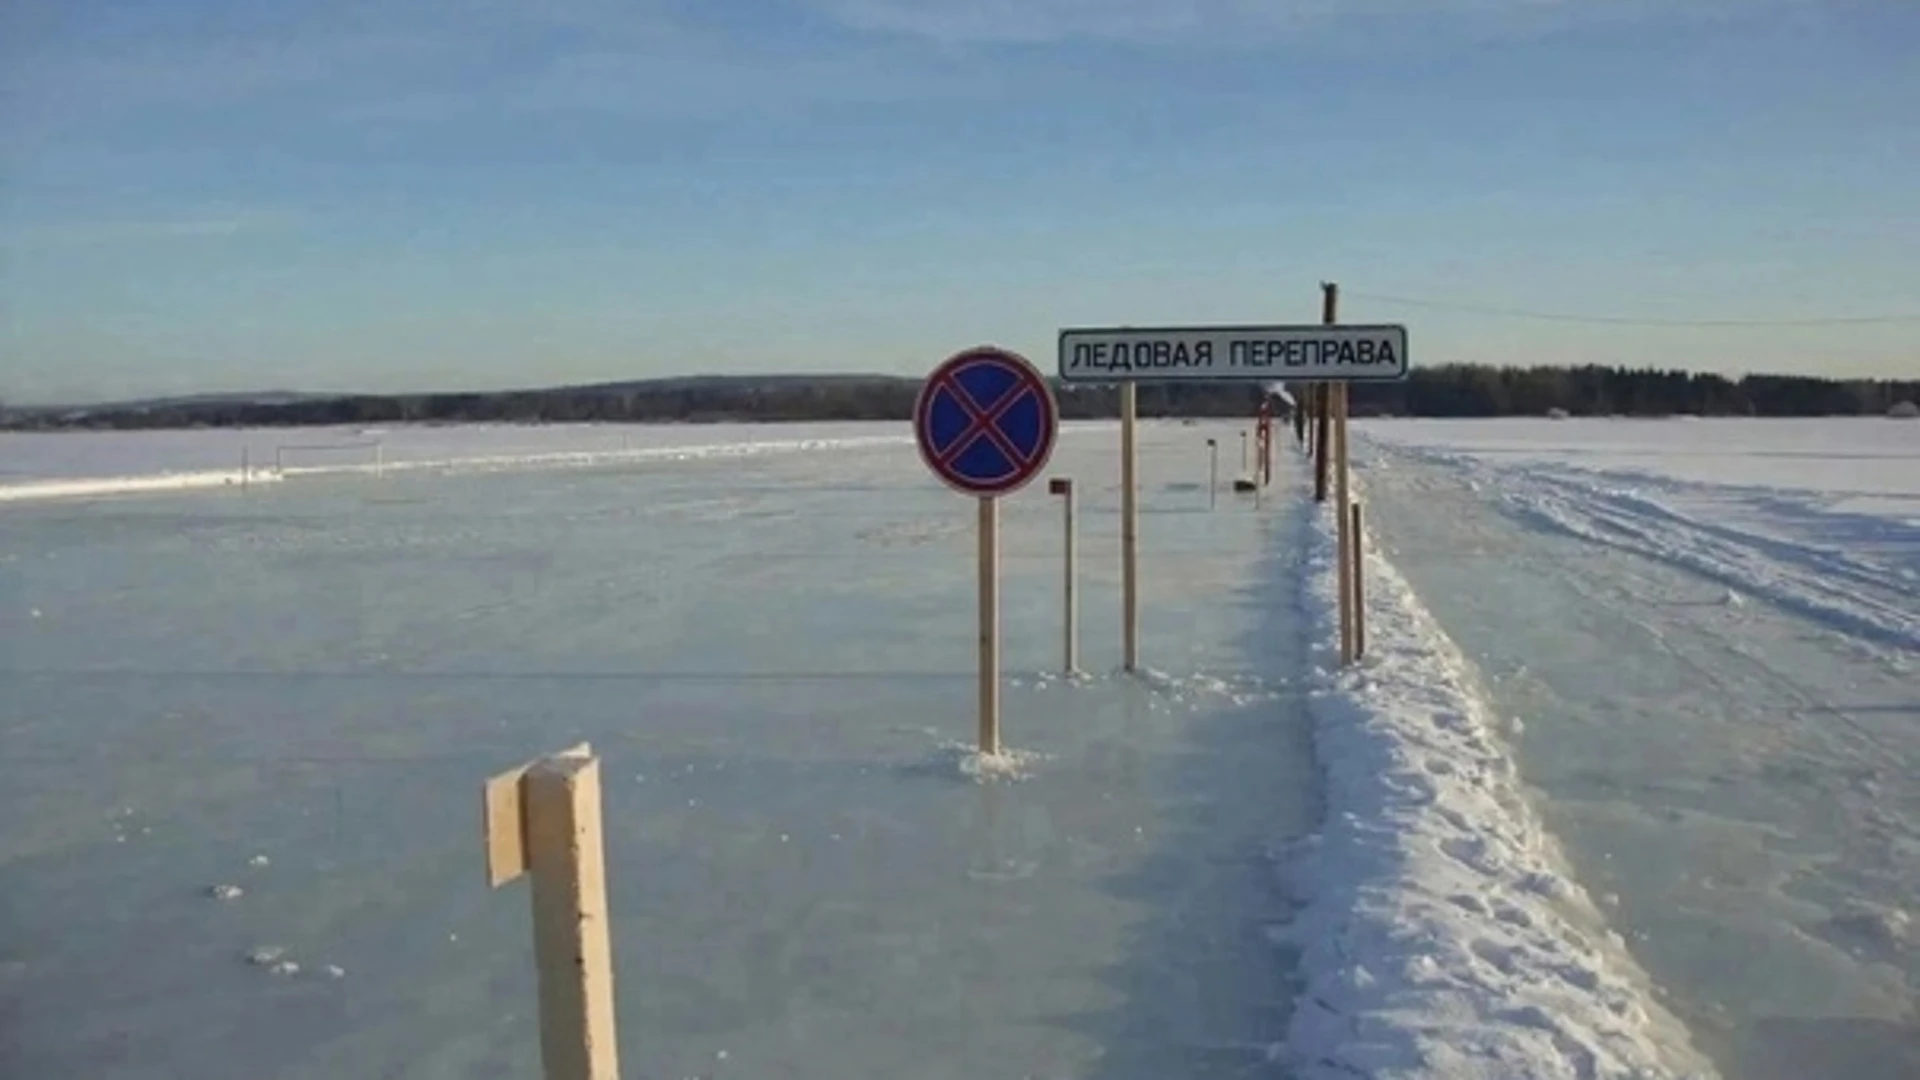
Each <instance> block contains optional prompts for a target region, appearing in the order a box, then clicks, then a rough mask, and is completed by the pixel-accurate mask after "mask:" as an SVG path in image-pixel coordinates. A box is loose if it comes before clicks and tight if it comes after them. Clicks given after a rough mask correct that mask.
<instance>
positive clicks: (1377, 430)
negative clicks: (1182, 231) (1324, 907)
mask: <svg viewBox="0 0 1920 1080" xmlns="http://www.w3.org/2000/svg"><path fill="white" fill-rule="evenodd" d="M1356 426H1357V428H1358V430H1359V432H1360V433H1361V436H1362V437H1361V438H1359V439H1358V440H1357V441H1356V461H1357V468H1358V473H1359V477H1360V481H1361V485H1362V487H1363V489H1364V491H1365V493H1366V498H1367V502H1368V506H1369V521H1368V528H1369V531H1370V533H1372V534H1373V536H1374V538H1375V539H1376V540H1377V541H1378V542H1379V543H1380V544H1381V546H1382V554H1383V555H1384V556H1385V557H1386V559H1388V560H1389V561H1390V562H1391V563H1392V565H1393V567H1394V568H1395V570H1396V571H1397V572H1398V573H1399V574H1401V575H1403V576H1404V577H1405V579H1406V580H1407V581H1408V582H1410V583H1411V585H1412V587H1413V588H1414V589H1415V590H1417V593H1418V595H1419V597H1420V600H1421V602H1422V604H1423V605H1424V606H1426V607H1427V608H1429V609H1430V610H1431V611H1432V612H1433V614H1434V615H1435V616H1436V617H1437V619H1438V621H1439V623H1440V624H1441V625H1443V626H1444V627H1445V629H1446V633H1447V635H1448V637H1449V638H1450V639H1451V640H1453V641H1454V642H1455V643H1456V644H1457V645H1458V646H1459V648H1460V649H1461V651H1462V652H1463V653H1464V654H1465V656H1466V657H1467V658H1468V659H1469V660H1470V661H1471V667H1472V669H1473V672H1474V674H1475V675H1476V677H1477V678H1478V679H1479V680H1480V682H1481V683H1482V685H1483V686H1484V689H1485V693H1486V705H1487V707H1488V709H1489V710H1490V713H1489V715H1490V716H1493V717H1496V718H1498V720H1499V723H1498V725H1497V726H1499V727H1501V728H1502V729H1504V730H1505V732H1506V738H1507V741H1508V742H1509V743H1511V744H1512V745H1513V747H1514V749H1515V758H1516V761H1517V763H1518V765H1519V774H1520V779H1521V780H1522V781H1523V782H1524V783H1525V785H1526V787H1527V789H1528V790H1529V791H1530V792H1531V793H1532V794H1533V796H1534V798H1533V802H1534V804H1535V805H1536V806H1537V807H1538V809H1539V811H1540V813H1541V816H1542V820H1543V821H1544V822H1545V824H1546V825H1547V826H1548V828H1549V830H1550V831H1551V833H1552V835H1553V836H1554V837H1556V838H1557V841H1558V846H1559V849H1560V850H1561V852H1562V853H1563V854H1564V855H1565V857H1566V860H1567V863H1568V864H1569V866H1570V867H1571V870H1572V877H1573V878H1574V880H1575V881H1576V882H1578V883H1579V884H1581V885H1582V886H1584V887H1585V888H1586V889H1587V890H1588V891H1589V895H1591V896H1593V897H1596V898H1597V899H1599V900H1600V901H1601V906H1602V909H1603V910H1604V911H1605V912H1606V914H1607V916H1608V918H1609V920H1610V921H1611V923H1612V925H1613V927H1614V929H1615V930H1616V931H1617V932H1618V933H1620V934H1621V935H1622V939H1623V940H1624V941H1625V943H1626V946H1627V949H1628V951H1629V952H1630V953H1631V955H1632V957H1633V958H1634V960H1635V962H1636V963H1638V964H1639V965H1640V966H1641V967H1642V968H1644V970H1645V971H1646V972H1647V973H1648V975H1649V976H1650V977H1651V978H1652V980H1653V981H1654V983H1655V985H1656V986H1657V987H1658V988H1659V990H1660V994H1661V996H1660V999H1659V1000H1660V1001H1661V1003H1662V1004H1663V1005H1664V1006H1666V1007H1667V1008H1668V1010H1669V1011H1671V1012H1672V1013H1673V1014H1674V1015H1675V1016H1677V1017H1678V1018H1679V1019H1681V1020H1682V1021H1683V1022H1684V1023H1685V1024H1686V1025H1687V1027H1688V1029H1689V1030H1690V1032H1691V1034H1692V1037H1693V1041H1694V1043H1695V1045H1697V1046H1698V1047H1699V1048H1700V1049H1701V1050H1702V1051H1704V1052H1706V1053H1707V1054H1709V1055H1710V1056H1711V1057H1712V1058H1713V1060H1714V1062H1715V1064H1716V1065H1717V1066H1718V1069H1719V1071H1720V1072H1721V1073H1722V1074H1723V1075H1724V1076H1726V1077H1728V1078H1730V1080H1799V1078H1804V1077H1828V1076H1832V1077H1840V1076H1845V1077H1849V1078H1856V1077H1857V1078H1867V1080H1896V1078H1907V1077H1912V1076H1916V1075H1920V1011H1917V1010H1916V1002H1917V1001H1920V942H1917V941H1916V940H1915V937H1914V935H1913V934H1912V931H1911V919H1912V915H1911V909H1912V908H1913V906H1914V903H1915V901H1914V897H1916V896H1920V725H1917V724H1916V723H1915V721H1916V720H1917V719H1920V699H1917V698H1916V693H1915V688H1916V685H1920V684H1917V683H1916V677H1915V670H1916V667H1915V660H1916V659H1917V658H1920V653H1917V652H1916V643H1915V641H1914V638H1913V636H1912V635H1913V632H1914V628H1915V626H1916V617H1917V616H1920V583H1916V582H1915V580H1914V577H1913V574H1912V570H1913V569H1914V568H1915V567H1916V565H1920V521H1916V518H1920V490H1916V485H1920V468H1916V466H1917V465H1920V460H1916V458H1920V434H1917V433H1916V429H1914V428H1913V427H1912V426H1911V425H1910V424H1908V425H1901V424H1898V423H1896V422H1891V421H1882V420H1830V421H1807V422H1800V421H1718V420H1716V421H1673V422H1664V423H1653V422H1631V421H1565V422H1550V421H1537V422H1535V421H1494V422H1471V423H1469V422H1426V421H1380V422H1367V423H1362V424H1358V425H1356ZM1516 721H1517V722H1516Z"/></svg>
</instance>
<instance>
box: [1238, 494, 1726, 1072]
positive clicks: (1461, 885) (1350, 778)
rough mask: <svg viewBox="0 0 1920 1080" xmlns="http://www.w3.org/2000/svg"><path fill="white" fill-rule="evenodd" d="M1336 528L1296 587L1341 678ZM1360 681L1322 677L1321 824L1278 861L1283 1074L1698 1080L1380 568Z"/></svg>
mask: <svg viewBox="0 0 1920 1080" xmlns="http://www.w3.org/2000/svg"><path fill="white" fill-rule="evenodd" d="M1334 544H1335V541H1334V533H1333V524H1332V516H1331V515H1330V514H1328V513H1324V512H1323V513H1320V514H1317V515H1315V516H1314V518H1313V519H1312V521H1311V524H1310V526H1309V527H1308V528H1307V529H1305V530H1304V535H1303V537H1302V538H1301V540H1300V541H1299V546H1300V547H1302V549H1303V550H1306V551H1308V552H1310V561H1309V563H1308V566H1307V573H1306V574H1305V575H1304V576H1303V579H1302V582H1301V587H1302V589H1303V592H1304V601H1305V606H1306V607H1307V609H1308V610H1310V611H1312V612H1314V613H1315V614H1316V615H1317V619H1316V621H1315V629H1316V631H1317V639H1318V646H1319V647H1318V650H1317V657H1318V660H1319V662H1320V664H1321V666H1322V667H1323V669H1332V668H1336V667H1337V665H1338V655H1337V642H1338V625H1337V618H1336V616H1335V613H1336V611H1337V608H1336V599H1335V598H1336V597H1337V595H1338V591H1337V586H1336V581H1335V559H1334ZM1366 577H1367V605H1366V611H1367V633H1368V652H1367V656H1366V658H1365V660H1364V662H1363V663H1362V664H1361V665H1359V666H1357V667H1354V668H1350V669H1347V670H1344V671H1326V672H1324V673H1323V674H1322V676H1321V678H1320V679H1319V685H1318V687H1317V689H1316V691H1315V695H1314V699H1313V705H1312V712H1313V713H1314V716H1315V725H1314V727H1315V747H1316V753H1317V757H1318V759H1319V761H1320V763H1321V766H1322V768H1323V769H1324V770H1325V772H1326V780H1325V784H1326V792H1327V795H1326V799H1327V802H1326V810H1325V815H1326V824H1325V827H1324V830H1323V831H1322V832H1320V833H1318V834H1316V835H1315V836H1314V837H1312V838H1311V840H1310V841H1309V842H1307V843H1304V844H1301V845H1298V846H1297V847H1296V848H1295V850H1294V851H1293V858H1292V860H1291V861H1290V863H1289V869H1290V871H1291V877H1292V879H1293V881H1294V882H1295V889H1296V892H1297V894H1298V895H1299V897H1300V899H1301V901H1302V910H1301V912H1300V915H1299V917H1298V919H1297V920H1296V921H1295V922H1294V923H1293V924H1292V925H1291V926H1289V927H1287V928H1286V929H1285V930H1284V931H1281V932H1280V933H1278V934H1277V935H1276V936H1277V938H1278V939H1279V940H1282V941H1285V942H1288V943H1291V944H1293V945H1294V946H1296V947H1298V948H1300V949H1301V950H1303V951H1302V955H1301V968H1302V973H1303V978H1304V980H1305V989H1304V992H1303V994H1302V998H1301V1004H1300V1007H1299V1010H1298V1011H1297V1012H1296V1014H1295V1016H1294V1019H1293V1022H1292V1028H1291V1040H1290V1043H1291V1045H1290V1055H1291V1060H1292V1061H1293V1062H1294V1063H1295V1065H1296V1068H1297V1070H1298V1075H1299V1076H1301V1077H1303V1078H1311V1080H1336V1078H1347V1077H1355V1076H1365V1077H1377V1078H1383V1080H1385V1078H1412V1077H1436V1078H1437V1077H1447V1078H1487V1080H1493V1078H1508V1077H1511V1078H1521V1077H1525V1078H1531V1080H1551V1078H1563V1077H1564V1078H1568V1080H1573V1078H1628V1077H1633V1078H1652V1077H1683V1076H1686V1077H1698V1076H1710V1075H1712V1067H1711V1066H1710V1065H1709V1064H1707V1062H1706V1061H1705V1059H1704V1058H1702V1057H1700V1056H1699V1055H1698V1054H1697V1053H1696V1052H1695V1051H1694V1050H1693V1049H1692V1047H1691V1046H1690V1044H1689V1040H1688V1036H1687V1033H1686V1031H1685V1029H1684V1028H1683V1027H1682V1026H1681V1025H1680V1024H1679V1023H1678V1022H1677V1021H1676V1020H1675V1019H1674V1018H1673V1017H1671V1016H1670V1015H1668V1014H1667V1013H1666V1011H1665V1010H1664V1009H1663V1008H1662V1007H1660V1005H1659V1004H1658V1003H1657V1002H1656V1001H1655V999H1654V998H1653V996H1652V994H1651V993H1650V988H1649V984H1648V980H1647V978H1646V976H1645V975H1644V973H1642V972H1641V971H1640V969H1639V968H1638V966H1637V965H1636V964H1635V963H1634V962H1633V960H1632V958H1631V957H1630V956H1629V955H1628V954H1627V952H1626V951H1625V949H1624V947H1623V946H1622V943H1621V942H1619V941H1618V940H1617V938H1615V937H1614V935H1613V934H1612V933H1611V932H1610V931H1609V930H1607V928H1606V926H1605V924H1604V920H1603V918H1602V916H1601V914H1600V912H1599V911H1598V909H1597V908H1596V907H1595V905H1594V904H1593V903H1592V902H1591V901H1590V900H1589V899H1588V897H1587V895H1586V893H1585V891H1584V890H1583V889H1582V888H1581V887H1580V885H1578V884H1577V883H1576V882H1575V881H1573V880H1572V879H1571V878H1570V876H1569V875H1568V873H1567V871H1566V867H1565V864H1564V862H1563V860H1562V859H1561V858H1560V856H1559V853H1558V849H1557V845H1556V844H1555V842H1554V841H1553V839H1552V838H1551V837H1550V836H1549V835H1548V834H1547V833H1546V832H1545V831H1544V829H1543V828H1542V826H1541V824H1540V821H1539V818H1538V815H1537V814H1536V812H1535V811H1534V809H1533V808H1532V806H1531V805H1530V804H1529V803H1528V801H1527V799H1526V797H1525V795H1524V793H1523V789H1522V786H1521V783H1520V781H1519V779H1518V777H1517V775H1516V771H1515V767H1514V762H1513V759H1512V757H1511V756H1510V754H1509V753H1508V750H1507V748H1506V742H1505V737H1504V733H1503V731H1502V730H1501V727H1502V725H1500V724H1499V723H1498V722H1497V721H1496V720H1495V718H1494V717H1493V716H1492V715H1490V714H1489V713H1488V712H1487V710H1486V708H1485V706H1484V704H1483V702H1482V699H1481V696H1480V692H1479V690H1478V688H1477V687H1476V686H1475V685H1474V680H1473V676H1472V672H1471V668H1470V666H1469V665H1468V664H1467V663H1466V662H1465V661H1464V660H1463V658H1462V657H1460V655H1459V654H1458V653H1457V651H1456V650H1455V648H1454V646H1453V645H1452V643H1451V642H1450V641H1449V640H1448V639H1447V637H1446V636H1445V634H1444V633H1443V632H1442V631H1441V629H1440V628H1439V626H1438V625H1436V624H1435V622H1434V621H1433V619H1432V617H1431V616H1430V615H1429V614H1428V613H1427V612H1426V610H1425V609H1424V608H1423V607H1421V605H1420V603H1419V601H1418V600H1417V599H1416V598H1415V597H1414V595H1413V593H1412V592H1411V590H1410V589H1409V588H1408V586H1407V584H1406V582H1405V581H1404V580H1403V579H1402V578H1401V577H1400V575H1399V574H1398V573H1397V572H1396V571H1395V569H1394V568H1393V566H1392V564H1391V563H1389V562H1388V561H1386V560H1384V559H1382V558H1380V557H1379V556H1378V555H1377V554H1374V555H1373V556H1372V557H1370V558H1369V559H1368V560H1367V575H1366Z"/></svg>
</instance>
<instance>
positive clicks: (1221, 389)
mask: <svg viewBox="0 0 1920 1080" xmlns="http://www.w3.org/2000/svg"><path fill="white" fill-rule="evenodd" d="M919 388H920V381H919V380H918V379H907V378H898V377H891V376H870V375H822V376H798V375H784V376H757V375H742V376H710V377H697V378H677V379H657V380H647V381H640V382H625V383H608V384H602V385H595V386H572V387H559V388H553V389H545V390H514V391H501V392H488V393H432V394H391V395H366V394H355V395H342V396H330V395H298V394H275V395H272V396H270V397H269V396H266V395H261V396H257V397H246V396H209V397H202V398H182V399H173V400H168V401H152V402H134V403H127V404H118V405H101V406H90V407H85V408H59V409H52V408H16V409H6V408H4V407H0V427H4V428H8V429H12V430H66V429H80V430H126V429H141V428H193V427H269V426H285V425H313V424H349V425H371V424H397V423H449V424H451V423H475V422H493V423H500V422H507V423H543V422H544V423H574V422H590V421H605V422H613V421H619V422H655V423H659V422H680V423H718V422H755V421H758V422H779V421H830V420H902V421H904V420H906V419H908V417H909V415H910V414H911V412H912V409H913V401H914V395H915V394H916V393H917V392H918V390H919ZM1055 389H1056V393H1057V394H1058V397H1059V400H1060V408H1061V412H1062V414H1063V415H1064V416H1065V417H1067V418H1068V419H1097V418H1107V417H1112V416H1115V415H1117V414H1118V411H1119V394H1118V391H1117V390H1116V388H1114V387H1111V386H1085V385H1075V386H1066V385H1057V386H1056V388H1055ZM1260 396H1261V390H1260V388H1259V387H1258V386H1257V385H1254V384H1238V383H1235V384H1219V383H1215V384H1203V383H1161V384H1146V385H1142V386H1141V387H1140V390H1139V407H1140V413H1141V415H1142V416H1148V417H1203V416H1246V415H1249V414H1250V413H1251V412H1252V410H1253V409H1254V408H1255V406H1256V405H1257V403H1258V402H1259V399H1260ZM1351 401H1352V409H1353V412H1354V413H1355V414H1356V415H1368V416H1387V415H1390V416H1427V417H1488V416H1544V415H1547V414H1548V413H1550V412H1552V411H1554V410H1564V411H1565V412H1566V413H1567V414H1568V415H1571V416H1639V417H1658V416H1678V415H1693V416H1774V417H1778V416H1854V415H1879V416H1884V415H1886V414H1887V413H1888V412H1889V410H1891V409H1892V408H1893V407H1894V406H1895V405H1896V404H1898V403H1901V402H1913V401H1920V380H1906V381H1892V380H1867V379H1852V380H1833V379H1817V378H1807V377H1800V376H1778V375H1748V376H1745V377H1743V378H1740V379H1737V380H1736V379H1728V378H1724V377H1722V376H1719V375H1703V374H1693V373H1688V372H1683V371H1653V370H1629V369H1625V368H1608V367H1581V368H1549V367H1536V368H1526V369H1520V368H1493V367H1482V366H1478V365H1447V366H1442V367H1432V368H1416V369H1415V370H1414V372H1413V374H1412V375H1411V377H1409V378H1408V379H1407V380H1406V381H1405V382H1399V383H1380V384H1364V383H1356V384H1354V386H1353V389H1352V398H1351Z"/></svg>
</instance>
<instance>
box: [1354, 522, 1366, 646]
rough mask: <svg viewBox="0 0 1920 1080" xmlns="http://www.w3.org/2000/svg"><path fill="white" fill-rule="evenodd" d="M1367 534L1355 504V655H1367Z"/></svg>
mask: <svg viewBox="0 0 1920 1080" xmlns="http://www.w3.org/2000/svg"><path fill="white" fill-rule="evenodd" d="M1366 568H1367V556H1366V533H1364V532H1362V531H1361V528H1360V504H1359V503H1354V504H1353V655H1354V659H1356V660H1357V659H1359V658H1360V657H1363V656H1365V655H1367V575H1366Z"/></svg>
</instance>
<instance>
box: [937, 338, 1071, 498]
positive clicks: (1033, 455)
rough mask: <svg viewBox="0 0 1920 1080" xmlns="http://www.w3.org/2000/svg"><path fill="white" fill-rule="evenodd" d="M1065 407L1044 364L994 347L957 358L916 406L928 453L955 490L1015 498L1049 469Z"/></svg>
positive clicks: (944, 366)
mask: <svg viewBox="0 0 1920 1080" xmlns="http://www.w3.org/2000/svg"><path fill="white" fill-rule="evenodd" d="M1059 432H1060V410H1059V407H1058V406H1057V405H1056V404H1055V403H1054V400H1053V391H1052V390H1051V389H1050V388H1049V387H1048V386H1047V380H1046V377H1045V376H1043V375H1041V374H1040V371H1039V369H1038V368H1036V367H1034V366H1033V365H1032V364H1031V363H1029V362H1028V361H1027V358H1026V357H1024V356H1021V355H1020V354H1018V353H1014V352H1009V351H1007V350H1005V349H996V348H992V347H990V346H982V347H980V348H974V349H968V350H967V351H965V352H962V353H959V354H957V355H955V356H952V357H949V358H948V359H947V360H946V361H945V362H943V363H942V364H941V365H940V366H939V367H937V368H934V369H933V373H932V374H931V375H928V376H927V381H926V384H925V385H924V386H922V387H921V388H920V399H919V400H918V401H917V402H915V404H914V408H913V435H914V441H915V442H916V443H918V444H919V447H920V458H921V460H923V461H925V462H926V463H927V467H928V468H929V469H932V470H933V474H934V475H935V476H938V477H939V478H940V479H941V480H943V481H945V482H946V484H947V485H948V486H949V487H952V488H954V489H956V490H958V491H961V492H964V493H966V494H968V495H1007V494H1011V493H1012V492H1015V491H1018V490H1019V489H1020V488H1022V487H1024V486H1026V484H1027V482H1028V481H1030V480H1032V479H1033V478H1034V477H1036V476H1038V475H1040V471H1041V470H1042V469H1044V468H1046V467H1047V459H1048V458H1049V457H1051V456H1052V455H1053V444H1054V441H1055V439H1056V438H1057V437H1058V435H1059Z"/></svg>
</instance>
